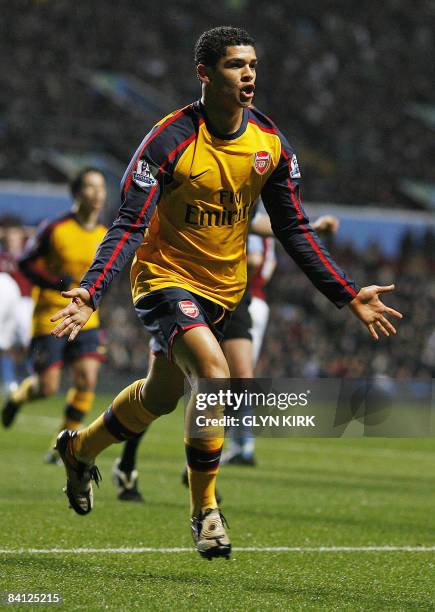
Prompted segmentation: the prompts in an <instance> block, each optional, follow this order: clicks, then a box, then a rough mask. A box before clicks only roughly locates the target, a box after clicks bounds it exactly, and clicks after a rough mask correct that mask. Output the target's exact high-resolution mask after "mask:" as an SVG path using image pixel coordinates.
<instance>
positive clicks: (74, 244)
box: [20, 213, 106, 336]
mask: <svg viewBox="0 0 435 612" xmlns="http://www.w3.org/2000/svg"><path fill="white" fill-rule="evenodd" d="M105 233H106V228H105V227H104V226H102V225H97V226H96V227H95V228H94V229H92V230H87V229H85V228H84V227H83V226H81V225H80V223H79V222H78V221H77V219H76V217H75V215H74V213H68V214H66V215H64V216H62V217H60V218H58V219H55V220H54V221H51V222H46V223H44V224H43V225H42V227H41V228H40V230H39V231H38V233H37V235H36V236H35V237H34V238H33V239H32V240H31V242H30V243H29V246H28V248H27V249H26V251H25V253H24V256H23V258H22V259H21V261H20V267H21V269H22V270H23V272H24V273H25V274H26V276H28V278H29V279H30V280H31V281H32V282H33V283H34V284H35V285H37V287H38V291H37V293H36V296H35V308H34V311H33V336H40V335H45V334H49V333H50V332H51V331H52V329H53V323H51V322H50V317H51V316H53V314H54V313H55V312H57V311H58V310H60V309H61V308H64V307H65V306H67V305H68V303H69V302H70V300H68V299H65V298H63V297H62V296H61V294H60V292H61V291H62V290H65V288H68V287H70V286H71V287H76V286H78V284H79V283H80V280H81V278H82V276H83V274H84V273H85V272H86V270H87V269H88V268H89V266H90V264H91V262H92V260H93V258H94V256H95V253H96V251H97V248H98V245H99V244H100V242H101V240H102V239H103V237H104V235H105ZM99 324H100V321H99V316H98V313H97V312H94V313H93V314H92V316H91V318H90V319H89V321H88V322H87V323H86V325H85V327H84V329H91V328H93V327H98V326H99Z"/></svg>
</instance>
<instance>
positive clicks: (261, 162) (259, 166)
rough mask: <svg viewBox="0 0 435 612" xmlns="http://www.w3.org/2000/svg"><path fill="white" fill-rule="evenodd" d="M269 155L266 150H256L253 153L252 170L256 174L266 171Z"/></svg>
mask: <svg viewBox="0 0 435 612" xmlns="http://www.w3.org/2000/svg"><path fill="white" fill-rule="evenodd" d="M270 162H271V156H270V153H269V152H268V151H257V153H254V170H255V172H256V173H257V174H264V173H265V172H267V171H268V169H269V166H270Z"/></svg>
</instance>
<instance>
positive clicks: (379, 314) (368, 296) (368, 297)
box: [349, 285, 403, 340]
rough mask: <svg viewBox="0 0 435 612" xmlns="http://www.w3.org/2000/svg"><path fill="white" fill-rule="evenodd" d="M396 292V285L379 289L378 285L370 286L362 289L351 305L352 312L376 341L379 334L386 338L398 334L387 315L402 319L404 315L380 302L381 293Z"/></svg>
mask: <svg viewBox="0 0 435 612" xmlns="http://www.w3.org/2000/svg"><path fill="white" fill-rule="evenodd" d="M389 291H394V285H387V286H385V287H379V286H378V285H370V286H369V287H363V288H362V289H360V291H359V293H358V295H357V296H356V297H355V298H354V299H353V300H352V301H351V302H350V303H349V307H350V309H351V310H352V312H353V313H354V314H355V315H356V316H357V317H358V319H360V320H361V321H362V322H363V323H364V325H365V326H366V327H367V329H368V330H369V332H370V334H371V335H372V337H373V338H374V339H375V340H379V336H378V332H382V333H383V334H384V336H389V335H390V333H391V334H395V333H396V328H395V327H394V325H392V324H391V323H390V321H389V320H388V319H387V317H386V315H390V316H391V317H395V318H396V319H402V318H403V315H402V314H401V313H400V312H398V311H397V310H394V308H389V307H388V306H385V304H384V303H383V302H382V301H381V300H380V298H379V294H380V293H387V292H389Z"/></svg>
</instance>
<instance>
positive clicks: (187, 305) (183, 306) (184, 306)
mask: <svg viewBox="0 0 435 612" xmlns="http://www.w3.org/2000/svg"><path fill="white" fill-rule="evenodd" d="M178 306H179V307H180V310H181V312H182V313H183V314H185V315H186V316H187V317H191V318H192V319H196V317H197V316H198V315H199V310H198V306H197V305H196V304H194V303H193V302H191V301H190V300H181V302H178Z"/></svg>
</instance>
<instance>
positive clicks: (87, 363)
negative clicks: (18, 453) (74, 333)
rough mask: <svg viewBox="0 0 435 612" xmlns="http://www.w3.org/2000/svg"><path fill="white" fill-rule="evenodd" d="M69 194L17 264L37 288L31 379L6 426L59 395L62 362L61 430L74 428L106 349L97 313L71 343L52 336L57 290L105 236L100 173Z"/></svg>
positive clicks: (14, 397)
mask: <svg viewBox="0 0 435 612" xmlns="http://www.w3.org/2000/svg"><path fill="white" fill-rule="evenodd" d="M71 192H72V196H73V198H74V204H73V207H72V210H71V211H70V212H68V213H67V214H65V215H63V216H61V217H59V218H57V219H55V220H53V221H48V222H45V223H43V224H42V226H41V228H40V229H39V231H38V233H37V234H36V236H35V237H34V238H33V239H31V241H30V243H29V245H28V247H27V249H26V250H25V252H24V254H23V257H22V258H21V260H20V268H21V270H22V271H23V272H24V274H25V275H26V276H27V277H28V278H29V280H31V282H33V283H34V284H35V285H36V286H37V287H39V291H38V293H37V298H36V302H35V308H34V312H33V332H32V340H31V345H30V353H31V361H32V364H33V367H34V370H35V375H33V376H30V377H28V378H26V379H24V380H23V381H22V382H21V384H20V385H19V387H18V388H17V390H15V391H14V392H12V393H11V395H10V397H9V398H8V400H7V402H6V404H5V406H4V407H3V410H2V422H3V425H4V427H6V428H7V427H10V426H11V425H12V423H13V421H14V419H15V417H16V415H17V413H18V411H19V409H20V408H21V407H22V406H23V405H24V404H26V403H28V402H32V401H34V400H36V399H40V398H46V397H49V396H51V395H53V394H55V393H57V391H58V389H59V385H60V379H61V373H62V367H63V365H64V364H66V365H69V366H70V367H71V372H72V378H73V387H71V389H69V391H68V393H67V397H66V404H65V410H64V418H63V421H62V423H61V428H60V429H64V428H65V427H67V428H68V429H70V430H74V429H77V428H78V427H79V426H80V424H81V422H82V420H83V418H84V416H85V415H86V413H87V412H88V411H89V410H90V409H91V407H92V403H93V399H94V389H95V385H96V382H97V375H98V370H99V367H100V363H101V360H102V359H103V358H104V350H105V349H104V346H103V344H102V342H101V338H100V330H99V324H100V323H99V317H98V313H97V312H94V313H92V316H91V317H90V318H89V321H87V323H86V326H85V328H84V330H83V333H82V334H81V335H80V337H79V338H77V340H76V341H75V342H73V343H68V342H67V339H66V338H64V339H63V340H62V341H58V340H56V339H55V338H53V336H52V335H51V333H50V332H51V330H52V326H51V324H50V317H51V316H52V315H53V314H54V313H55V312H57V311H58V310H59V308H63V307H64V305H65V304H67V303H68V302H67V300H66V299H65V298H63V297H62V296H61V295H60V293H59V291H60V290H61V289H67V288H68V287H69V286H70V285H71V283H73V284H74V285H75V284H77V283H78V282H80V278H81V277H82V275H83V273H84V272H85V271H86V269H87V268H88V267H89V265H90V263H91V262H92V259H93V257H94V255H95V253H96V250H97V247H98V245H99V244H100V242H101V240H102V239H103V237H104V235H105V233H106V228H105V227H104V226H102V225H101V224H99V222H98V217H99V215H100V213H101V211H102V209H103V206H104V203H105V200H106V182H105V179H104V176H103V174H102V173H101V172H100V171H99V170H96V169H93V168H86V169H85V170H83V171H82V172H81V173H80V174H79V175H78V176H77V177H76V178H75V179H74V181H73V182H72V184H71ZM58 431H59V430H58ZM57 460H58V456H57V454H55V453H53V451H50V452H49V453H48V455H47V456H46V461H47V462H50V463H54V462H56V461H57Z"/></svg>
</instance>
